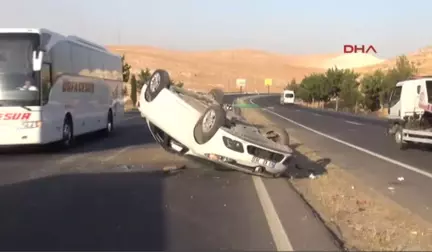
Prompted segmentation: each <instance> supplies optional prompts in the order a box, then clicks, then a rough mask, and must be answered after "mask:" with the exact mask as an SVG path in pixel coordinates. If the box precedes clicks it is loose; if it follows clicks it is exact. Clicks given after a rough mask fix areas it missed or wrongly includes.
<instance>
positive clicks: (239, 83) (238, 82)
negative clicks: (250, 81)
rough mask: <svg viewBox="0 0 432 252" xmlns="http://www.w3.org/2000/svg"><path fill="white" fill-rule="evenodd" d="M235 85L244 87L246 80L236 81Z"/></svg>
mask: <svg viewBox="0 0 432 252" xmlns="http://www.w3.org/2000/svg"><path fill="white" fill-rule="evenodd" d="M236 85H237V87H245V86H246V79H237V80H236Z"/></svg>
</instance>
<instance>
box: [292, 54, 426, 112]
mask: <svg viewBox="0 0 432 252" xmlns="http://www.w3.org/2000/svg"><path fill="white" fill-rule="evenodd" d="M417 73H418V69H417V66H416V65H415V64H414V63H413V62H410V61H409V60H408V58H407V57H406V56H404V55H402V56H400V57H398V58H397V61H396V65H395V66H394V67H393V68H391V69H389V70H388V71H387V72H384V71H382V70H376V71H375V72H373V73H369V74H365V75H364V76H363V77H362V78H361V80H360V81H359V76H360V74H358V73H356V72H354V71H353V70H349V69H338V68H336V67H334V68H330V69H328V70H327V71H326V72H325V73H312V74H310V75H308V76H305V77H304V78H303V80H302V81H301V83H300V84H299V85H298V87H297V88H296V93H297V97H298V98H300V99H302V100H303V101H305V102H309V103H311V102H324V103H325V104H330V103H331V104H334V109H335V110H339V105H343V107H342V109H343V110H349V111H357V109H358V108H359V107H360V106H362V107H364V108H365V109H366V110H368V111H376V110H379V109H380V108H382V107H383V106H384V103H386V100H387V98H388V97H389V94H390V92H391V90H392V89H393V87H394V86H395V85H396V83H397V82H399V81H402V80H406V79H409V78H411V77H413V76H415V75H416V74H417ZM292 84H295V82H291V83H290V84H289V85H287V87H286V88H289V89H294V88H293V86H292ZM339 100H340V102H339ZM330 101H332V102H330ZM325 107H328V106H325Z"/></svg>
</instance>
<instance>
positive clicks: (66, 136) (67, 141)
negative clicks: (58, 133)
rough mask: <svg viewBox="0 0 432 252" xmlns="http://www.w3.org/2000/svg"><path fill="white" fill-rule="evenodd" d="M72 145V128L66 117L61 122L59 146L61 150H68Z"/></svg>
mask: <svg viewBox="0 0 432 252" xmlns="http://www.w3.org/2000/svg"><path fill="white" fill-rule="evenodd" d="M72 143H73V126H72V120H71V119H70V118H69V117H66V118H65V120H64V122H63V130H62V140H61V145H62V147H63V148H69V147H70V146H71V145H72Z"/></svg>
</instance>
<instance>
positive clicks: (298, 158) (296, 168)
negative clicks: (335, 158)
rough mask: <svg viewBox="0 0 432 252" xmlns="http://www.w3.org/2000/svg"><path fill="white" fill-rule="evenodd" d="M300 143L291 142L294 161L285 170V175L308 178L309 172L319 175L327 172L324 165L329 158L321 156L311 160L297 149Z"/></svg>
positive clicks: (329, 160)
mask: <svg viewBox="0 0 432 252" xmlns="http://www.w3.org/2000/svg"><path fill="white" fill-rule="evenodd" d="M300 146H301V144H292V145H291V148H292V149H293V150H294V155H295V161H294V165H291V166H290V167H289V169H288V170H287V172H286V176H288V177H290V178H293V179H303V178H310V176H311V174H313V176H319V175H322V174H325V173H326V172H327V170H326V167H327V165H328V164H330V162H331V159H329V158H321V159H318V160H316V161H313V160H311V159H309V158H308V157H306V156H305V155H303V154H301V153H300V152H299V151H297V148H298V147H300Z"/></svg>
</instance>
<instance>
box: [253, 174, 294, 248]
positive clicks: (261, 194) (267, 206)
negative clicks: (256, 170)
mask: <svg viewBox="0 0 432 252" xmlns="http://www.w3.org/2000/svg"><path fill="white" fill-rule="evenodd" d="M252 180H253V183H254V185H255V190H256V192H257V195H258V199H259V201H260V203H261V206H262V208H263V210H264V215H265V217H266V219H267V224H268V226H269V228H270V232H271V235H272V237H273V241H274V243H275V245H276V249H277V251H294V249H293V247H292V245H291V242H290V240H289V238H288V235H287V234H286V232H285V229H284V227H283V225H282V223H281V221H280V219H279V215H278V214H277V212H276V209H275V207H274V205H273V202H272V200H271V198H270V195H269V193H268V192H267V189H266V187H265V185H264V182H263V181H262V179H261V178H260V177H257V176H252Z"/></svg>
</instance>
